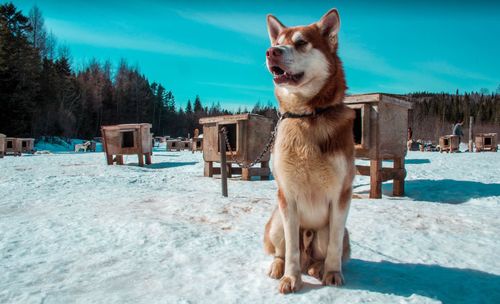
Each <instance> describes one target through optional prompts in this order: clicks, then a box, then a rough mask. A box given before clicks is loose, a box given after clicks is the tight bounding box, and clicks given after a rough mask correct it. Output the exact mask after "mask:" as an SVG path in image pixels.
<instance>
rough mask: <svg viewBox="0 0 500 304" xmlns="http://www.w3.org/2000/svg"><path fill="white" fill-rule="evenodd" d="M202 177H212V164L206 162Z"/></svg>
mask: <svg viewBox="0 0 500 304" xmlns="http://www.w3.org/2000/svg"><path fill="white" fill-rule="evenodd" d="M203 176H206V177H212V176H214V163H213V162H209V161H206V162H205V164H204V166H203Z"/></svg>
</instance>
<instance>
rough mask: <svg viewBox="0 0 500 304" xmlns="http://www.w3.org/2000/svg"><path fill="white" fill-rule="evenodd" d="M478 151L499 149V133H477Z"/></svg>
mask: <svg viewBox="0 0 500 304" xmlns="http://www.w3.org/2000/svg"><path fill="white" fill-rule="evenodd" d="M475 143H476V152H481V151H492V152H496V151H497V145H498V144H497V133H480V134H477V135H476V138H475Z"/></svg>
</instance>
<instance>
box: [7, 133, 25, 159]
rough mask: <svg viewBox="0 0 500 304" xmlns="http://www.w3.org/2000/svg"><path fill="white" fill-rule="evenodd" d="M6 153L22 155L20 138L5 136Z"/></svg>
mask: <svg viewBox="0 0 500 304" xmlns="http://www.w3.org/2000/svg"><path fill="white" fill-rule="evenodd" d="M4 153H5V155H15V156H21V153H22V149H21V141H20V140H19V138H15V137H6V138H5V151H4Z"/></svg>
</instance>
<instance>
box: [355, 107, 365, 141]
mask: <svg viewBox="0 0 500 304" xmlns="http://www.w3.org/2000/svg"><path fill="white" fill-rule="evenodd" d="M354 111H355V112H356V118H355V119H354V126H353V131H354V143H355V144H356V145H360V144H361V138H362V137H363V129H362V125H363V117H362V114H361V109H354Z"/></svg>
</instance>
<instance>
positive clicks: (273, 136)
mask: <svg viewBox="0 0 500 304" xmlns="http://www.w3.org/2000/svg"><path fill="white" fill-rule="evenodd" d="M282 119H283V116H279V119H278V122H277V123H276V126H275V127H274V130H273V132H271V136H270V137H269V140H268V142H267V144H266V146H265V147H264V150H263V151H262V153H260V155H259V156H258V157H257V158H256V159H255V160H254V161H253V162H251V163H250V164H248V165H247V164H244V163H241V162H239V161H238V160H237V159H236V155H235V153H234V151H233V149H232V148H231V143H230V142H229V139H228V137H227V129H226V127H222V128H221V129H220V131H221V132H222V134H223V135H224V141H225V142H226V146H227V150H228V151H230V156H231V160H232V161H233V162H234V163H235V164H237V165H238V166H240V168H245V169H248V168H251V167H253V166H255V164H257V163H260V161H261V160H262V158H263V157H264V155H266V153H267V152H269V151H270V150H271V149H272V147H273V145H274V140H275V139H276V133H277V132H278V126H279V124H280V122H281V120H282Z"/></svg>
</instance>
